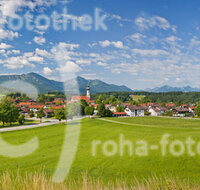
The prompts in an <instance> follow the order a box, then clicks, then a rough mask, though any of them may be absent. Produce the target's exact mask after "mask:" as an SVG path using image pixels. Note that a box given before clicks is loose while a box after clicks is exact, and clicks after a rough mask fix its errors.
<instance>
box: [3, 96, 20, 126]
mask: <svg viewBox="0 0 200 190" xmlns="http://www.w3.org/2000/svg"><path fill="white" fill-rule="evenodd" d="M18 117H19V110H18V109H17V108H16V107H15V106H14V105H12V103H11V102H10V101H9V99H8V98H5V99H3V100H2V102H1V103H0V121H1V122H2V123H3V126H4V124H5V123H10V125H11V124H12V123H13V122H16V121H17V119H18Z"/></svg>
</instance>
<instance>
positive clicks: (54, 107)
mask: <svg viewBox="0 0 200 190" xmlns="http://www.w3.org/2000/svg"><path fill="white" fill-rule="evenodd" d="M52 108H53V109H54V110H58V109H64V108H65V107H64V106H52Z"/></svg>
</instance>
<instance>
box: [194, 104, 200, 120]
mask: <svg viewBox="0 0 200 190" xmlns="http://www.w3.org/2000/svg"><path fill="white" fill-rule="evenodd" d="M194 111H195V114H196V115H197V116H198V117H200V104H199V105H198V106H197V107H196V108H195V110H194Z"/></svg>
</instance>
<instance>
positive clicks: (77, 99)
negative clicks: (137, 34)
mask: <svg viewBox="0 0 200 190" xmlns="http://www.w3.org/2000/svg"><path fill="white" fill-rule="evenodd" d="M79 100H85V101H86V102H87V103H88V104H94V103H95V101H94V100H91V95H90V86H89V85H88V87H87V89H86V96H72V99H71V102H77V101H79Z"/></svg>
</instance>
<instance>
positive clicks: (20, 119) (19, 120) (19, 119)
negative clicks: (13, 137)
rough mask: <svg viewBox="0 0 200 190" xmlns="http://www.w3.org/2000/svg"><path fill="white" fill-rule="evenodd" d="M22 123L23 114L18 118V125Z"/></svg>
mask: <svg viewBox="0 0 200 190" xmlns="http://www.w3.org/2000/svg"><path fill="white" fill-rule="evenodd" d="M24 122H25V116H24V115H23V114H21V115H20V116H19V118H18V123H19V124H20V125H23V124H24Z"/></svg>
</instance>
